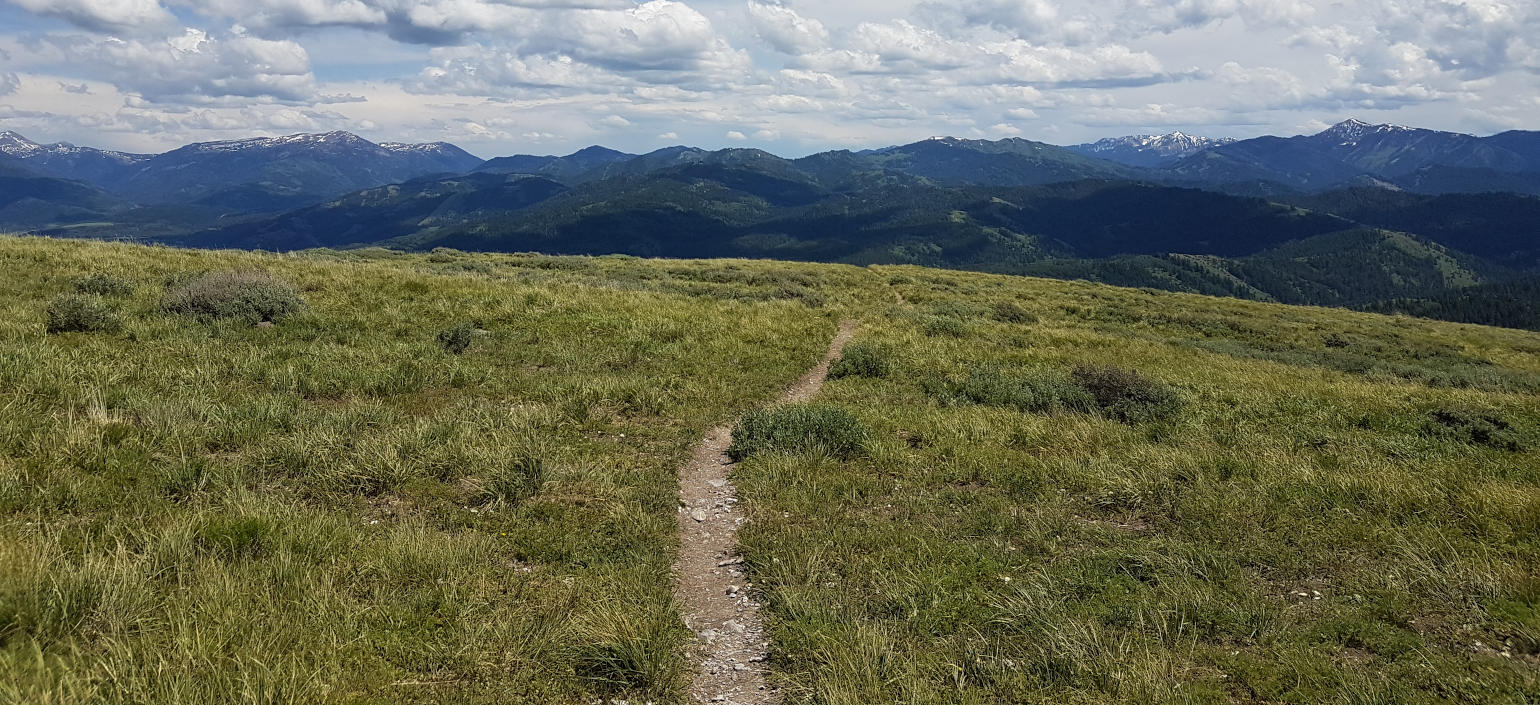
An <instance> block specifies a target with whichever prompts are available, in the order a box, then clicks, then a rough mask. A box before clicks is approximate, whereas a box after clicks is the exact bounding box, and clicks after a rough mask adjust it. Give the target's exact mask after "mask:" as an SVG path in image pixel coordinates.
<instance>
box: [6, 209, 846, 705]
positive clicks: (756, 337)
mask: <svg viewBox="0 0 1540 705" xmlns="http://www.w3.org/2000/svg"><path fill="white" fill-rule="evenodd" d="M338 260H340V261H338ZM425 260H426V258H387V259H384V260H367V259H363V258H355V257H336V256H331V255H319V256H316V257H274V256H261V255H253V254H239V253H208V252H186V251H178V250H170V249H151V248H142V247H134V246H121V245H100V244H88V243H77V242H58V241H48V240H37V239H25V240H17V239H4V240H0V311H3V315H0V565H4V566H6V569H5V570H4V571H0V702H18V703H20V702H26V703H49V702H60V703H69V702H75V703H85V702H92V703H96V702H125V703H126V702H136V703H138V702H161V703H194V702H295V703H327V702H424V703H440V702H499V703H502V702H529V703H564V702H570V703H587V702H589V701H590V700H591V699H593V698H596V697H606V698H607V697H611V696H615V697H623V696H628V695H635V696H637V697H639V698H644V699H657V700H659V701H670V702H672V701H678V700H679V699H680V696H681V693H682V692H683V691H682V690H681V684H682V682H683V679H684V677H685V674H686V673H687V670H686V669H685V668H684V667H683V666H682V658H683V656H682V653H681V651H680V647H681V646H682V644H683V643H684V638H685V636H686V632H685V630H684V627H683V625H682V623H680V621H679V619H678V617H677V611H676V610H675V609H674V606H673V604H672V597H671V595H672V592H671V580H670V577H669V569H670V566H671V564H672V560H673V552H674V545H675V544H674V530H675V524H674V512H675V505H676V499H675V497H676V496H677V489H676V482H675V472H676V469H677V466H678V465H679V464H680V463H682V462H683V461H684V460H685V459H686V458H687V457H688V449H689V447H690V446H691V444H692V443H693V442H694V441H696V440H697V439H698V438H699V437H700V435H701V434H703V433H704V431H705V429H706V428H707V427H709V426H710V425H711V424H712V423H714V422H719V421H722V420H726V419H727V418H729V417H730V416H731V415H733V414H734V413H736V412H738V411H742V410H745V409H747V408H749V407H751V406H754V405H757V404H758V403H760V402H761V401H762V400H764V399H767V398H769V397H771V396H773V395H774V394H776V393H777V391H778V390H779V389H780V388H782V387H783V386H785V385H786V384H788V383H789V382H790V381H791V380H794V379H796V378H797V377H798V376H799V375H800V374H801V373H802V371H803V370H804V369H806V368H807V367H809V366H810V365H812V364H813V362H814V361H816V359H817V358H818V357H819V356H820V355H821V354H822V352H823V350H824V348H825V346H826V344H827V339H828V337H829V336H830V335H831V334H832V332H833V329H834V322H833V321H832V320H830V319H829V318H828V317H827V316H826V315H823V314H822V313H818V312H815V311H813V310H812V309H810V308H809V307H807V306H806V305H804V304H803V303H801V302H799V301H795V300H786V299H780V298H774V299H770V298H767V299H764V300H746V301H739V300H734V299H729V298H723V297H715V296H693V295H689V294H683V293H677V292H669V291H644V290H635V289H632V288H630V287H627V286H624V283H623V282H617V281H616V280H614V279H610V278H602V277H601V278H593V279H591V278H583V277H578V276H574V275H572V274H571V273H569V272H567V271H566V270H563V269H540V268H538V267H530V266H526V265H529V264H532V263H534V264H544V263H545V260H516V259H514V258H499V259H497V260H495V263H493V264H491V265H490V267H491V269H492V271H493V272H494V273H493V274H492V275H479V274H477V275H460V274H445V273H439V272H438V271H437V270H438V267H437V266H436V265H434V264H433V263H429V262H427V261H425ZM488 261H489V262H490V261H492V260H488ZM590 263H591V262H590V261H576V260H575V261H573V262H572V264H573V265H575V266H583V265H587V264H590ZM754 267H755V268H756V269H766V270H771V269H772V268H771V267H769V266H759V265H755V266H754ZM654 268H655V267H654V266H653V265H647V266H646V267H645V269H647V270H651V269H654ZM257 269H260V270H263V271H266V272H270V273H271V274H272V275H273V277H274V278H275V279H279V280H282V281H286V282H290V283H292V284H293V285H294V286H295V287H296V288H297V289H299V290H300V291H301V292H302V293H303V296H304V298H305V300H306V302H307V308H306V310H305V311H303V312H300V313H296V314H293V315H291V316H289V317H287V318H283V319H281V320H280V321H279V322H278V323H277V325H276V326H274V327H270V328H268V327H258V326H256V325H254V322H253V320H241V319H236V320H223V319H214V318H208V319H202V318H197V317H186V316H180V315H175V314H172V313H168V312H165V311H164V309H163V307H162V295H163V294H162V292H163V282H167V281H173V282H175V281H180V280H183V279H185V276H184V275H185V274H186V273H196V272H205V271H250V270H257ZM638 269H642V268H641V267H638ZM95 271H111V272H114V273H115V274H116V275H117V276H120V277H123V278H124V279H126V280H128V281H131V282H133V285H134V293H133V294H132V295H131V296H129V297H127V298H125V299H123V300H121V301H120V302H119V303H120V304H121V308H122V310H123V314H122V315H123V318H124V319H125V327H124V328H123V330H122V331H121V332H117V333H64V334H58V335H48V334H46V333H45V332H44V327H45V326H44V323H45V321H44V317H45V309H47V308H48V303H49V301H50V300H52V299H53V298H54V297H55V296H56V295H59V294H61V293H63V292H67V291H72V288H73V286H74V282H75V281H76V280H77V279H79V278H80V277H82V276H84V275H86V274H88V273H91V272H95ZM465 319H474V320H476V321H478V322H479V323H480V325H482V326H484V327H485V328H486V330H487V333H486V334H485V335H479V336H478V337H477V339H476V343H475V345H474V346H470V347H469V349H467V350H465V351H463V354H460V355H454V354H450V353H448V352H445V351H444V350H443V349H442V348H441V347H440V344H439V341H438V340H437V331H439V330H441V329H444V328H446V327H448V326H453V325H456V324H458V323H459V322H460V321H463V320H465ZM595 341H604V344H595Z"/></svg>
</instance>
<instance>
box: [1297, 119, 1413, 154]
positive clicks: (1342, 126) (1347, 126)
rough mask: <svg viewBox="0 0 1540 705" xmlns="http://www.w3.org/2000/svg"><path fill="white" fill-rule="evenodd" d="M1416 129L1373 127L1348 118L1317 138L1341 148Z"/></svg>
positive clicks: (1389, 126) (1398, 126)
mask: <svg viewBox="0 0 1540 705" xmlns="http://www.w3.org/2000/svg"><path fill="white" fill-rule="evenodd" d="M1415 131H1416V128H1412V127H1405V126H1402V125H1374V124H1370V123H1367V122H1364V121H1362V120H1359V119H1358V118H1348V119H1346V120H1343V121H1342V122H1339V123H1337V124H1335V125H1332V126H1331V127H1329V128H1327V129H1326V130H1325V131H1324V132H1322V133H1321V134H1319V135H1316V136H1317V137H1324V138H1327V139H1330V140H1332V141H1334V142H1336V143H1338V144H1339V145H1341V146H1343V147H1351V146H1354V145H1356V144H1358V143H1359V142H1360V141H1361V140H1363V139H1364V138H1365V137H1368V136H1369V135H1380V134H1388V133H1396V132H1415Z"/></svg>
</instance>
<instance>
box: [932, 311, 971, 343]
mask: <svg viewBox="0 0 1540 705" xmlns="http://www.w3.org/2000/svg"><path fill="white" fill-rule="evenodd" d="M925 334H926V335H928V336H931V337H933V338H942V337H945V338H961V337H963V336H966V335H967V334H968V326H967V324H965V323H963V322H962V321H960V320H957V319H956V318H951V317H948V316H931V317H930V318H928V319H926V320H925Z"/></svg>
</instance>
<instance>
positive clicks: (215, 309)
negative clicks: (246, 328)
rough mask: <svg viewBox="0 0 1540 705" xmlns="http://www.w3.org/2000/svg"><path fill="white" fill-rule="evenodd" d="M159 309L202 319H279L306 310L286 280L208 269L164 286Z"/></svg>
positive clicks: (253, 272)
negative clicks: (164, 291)
mask: <svg viewBox="0 0 1540 705" xmlns="http://www.w3.org/2000/svg"><path fill="white" fill-rule="evenodd" d="M161 309H162V310H164V311H166V312H167V313H174V314H178V315H183V316H194V317H197V318H202V319H216V318H228V319H237V320H247V321H251V322H253V323H255V322H262V321H279V320H282V319H284V318H286V317H288V316H292V315H294V314H296V313H299V312H300V311H303V310H304V309H305V300H304V299H302V298H300V295H299V292H298V291H296V290H295V289H294V287H293V286H291V285H290V284H289V283H287V282H284V281H280V280H278V279H274V278H273V277H272V275H269V274H268V273H266V272H256V271H248V272H210V273H207V274H200V275H197V276H195V277H192V278H190V279H187V280H185V281H181V282H175V283H172V284H170V285H168V286H167V287H166V294H165V296H164V297H163V298H162V299H161Z"/></svg>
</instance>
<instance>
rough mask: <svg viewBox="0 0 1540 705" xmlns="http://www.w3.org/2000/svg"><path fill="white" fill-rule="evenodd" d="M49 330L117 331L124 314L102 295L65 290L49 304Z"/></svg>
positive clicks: (68, 331)
mask: <svg viewBox="0 0 1540 705" xmlns="http://www.w3.org/2000/svg"><path fill="white" fill-rule="evenodd" d="M47 329H48V332H49V333H116V332H118V331H120V330H122V329H123V317H122V316H120V315H118V312H117V311H115V310H113V309H112V307H111V306H108V305H107V302H105V301H102V299H101V297H99V296H93V295H88V294H64V295H62V296H58V297H55V298H54V300H53V301H51V302H49V304H48V328H47Z"/></svg>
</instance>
